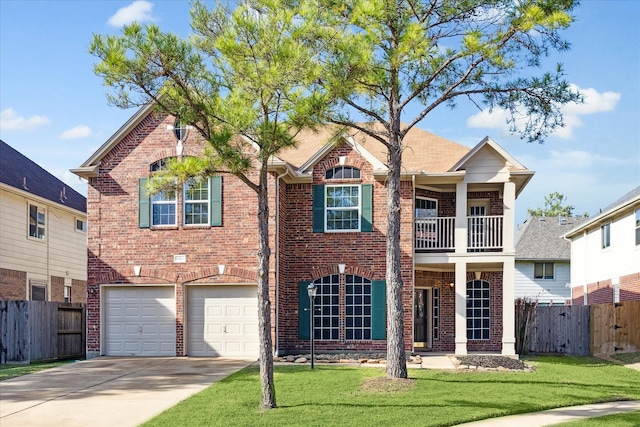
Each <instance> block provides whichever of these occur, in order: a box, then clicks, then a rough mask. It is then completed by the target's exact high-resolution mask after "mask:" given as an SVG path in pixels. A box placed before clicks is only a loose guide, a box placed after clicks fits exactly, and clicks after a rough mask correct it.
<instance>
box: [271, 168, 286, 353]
mask: <svg viewBox="0 0 640 427" xmlns="http://www.w3.org/2000/svg"><path fill="white" fill-rule="evenodd" d="M287 173H288V172H287V171H286V170H285V171H284V172H283V173H282V174H280V175H277V176H276V230H275V239H276V257H275V258H276V259H275V266H276V274H275V281H276V283H275V287H276V292H275V295H276V300H275V301H274V303H275V310H274V311H275V319H274V321H275V323H276V324H275V325H274V327H275V328H274V329H275V334H276V339H275V352H274V355H275V356H276V357H278V356H279V353H280V334H279V333H278V324H279V322H278V313H279V311H278V305H279V294H280V292H279V291H278V290H279V289H280V179H281V178H282V177H283V176H285V175H286V174H287Z"/></svg>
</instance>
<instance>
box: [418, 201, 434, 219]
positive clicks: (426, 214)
mask: <svg viewBox="0 0 640 427" xmlns="http://www.w3.org/2000/svg"><path fill="white" fill-rule="evenodd" d="M437 216H438V202H437V201H436V200H433V199H422V198H420V197H416V219H420V218H435V217H437Z"/></svg>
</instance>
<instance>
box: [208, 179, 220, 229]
mask: <svg viewBox="0 0 640 427" xmlns="http://www.w3.org/2000/svg"><path fill="white" fill-rule="evenodd" d="M209 180H210V185H211V191H210V192H209V203H210V205H211V206H210V209H211V213H210V215H209V221H210V222H211V225H212V226H217V227H219V226H221V225H222V177H221V176H212V177H211V178H209Z"/></svg>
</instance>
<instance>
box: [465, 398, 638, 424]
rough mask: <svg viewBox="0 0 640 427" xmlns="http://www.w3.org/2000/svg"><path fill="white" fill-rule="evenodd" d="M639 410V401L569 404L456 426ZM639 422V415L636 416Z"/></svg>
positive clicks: (549, 420) (539, 421)
mask: <svg viewBox="0 0 640 427" xmlns="http://www.w3.org/2000/svg"><path fill="white" fill-rule="evenodd" d="M632 411H640V401H637V400H630V401H620V402H606V403H595V404H591V405H581V406H570V407H567V408H556V409H550V410H548V411H543V412H534V413H530V414H522V415H509V416H507V417H500V418H489V419H486V420H481V421H474V422H471V423H465V424H458V427H461V426H464V427H512V426H526V427H544V426H550V425H554V424H560V423H565V422H568V421H575V420H582V419H585V418H593V417H602V416H604V415H610V414H619V413H623V412H632ZM638 418H639V419H638V423H640V417H638Z"/></svg>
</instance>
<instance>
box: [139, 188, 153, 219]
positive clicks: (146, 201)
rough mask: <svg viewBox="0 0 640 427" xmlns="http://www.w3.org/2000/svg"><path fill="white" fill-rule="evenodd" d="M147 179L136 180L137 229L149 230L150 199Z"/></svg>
mask: <svg viewBox="0 0 640 427" xmlns="http://www.w3.org/2000/svg"><path fill="white" fill-rule="evenodd" d="M147 182H149V178H139V179H138V227H140V228H149V224H150V220H151V198H150V197H149V191H148V190H147Z"/></svg>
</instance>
